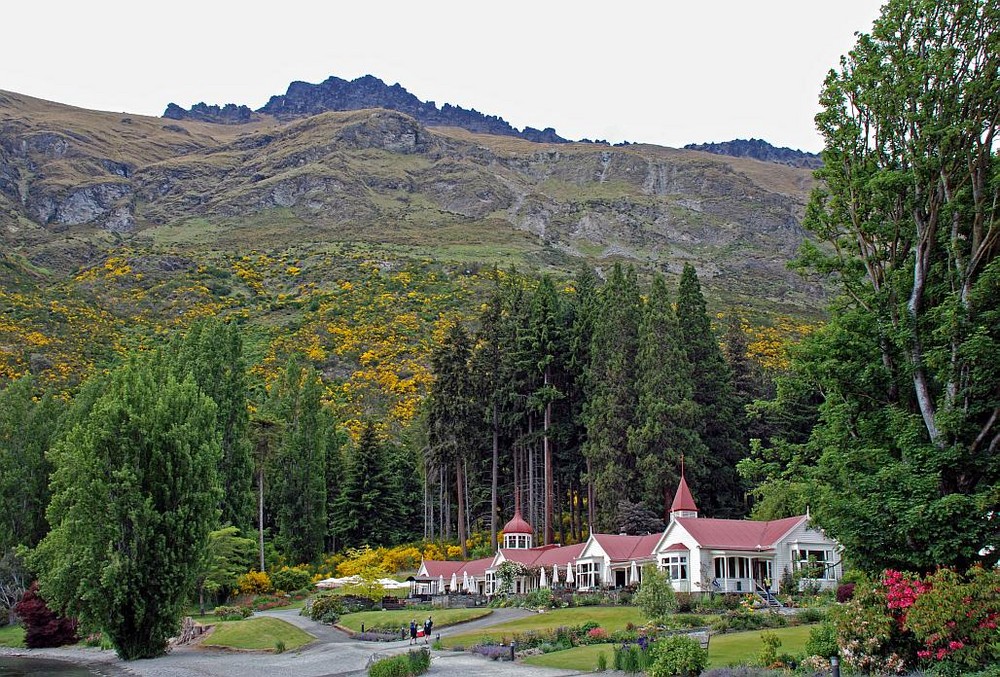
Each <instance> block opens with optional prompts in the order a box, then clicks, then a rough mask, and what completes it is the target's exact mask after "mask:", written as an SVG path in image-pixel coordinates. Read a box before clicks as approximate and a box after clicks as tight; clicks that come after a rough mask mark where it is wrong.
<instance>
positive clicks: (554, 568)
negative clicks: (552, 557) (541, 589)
mask: <svg viewBox="0 0 1000 677" xmlns="http://www.w3.org/2000/svg"><path fill="white" fill-rule="evenodd" d="M557 583H559V565H558V564H553V565H552V585H556V584H557Z"/></svg>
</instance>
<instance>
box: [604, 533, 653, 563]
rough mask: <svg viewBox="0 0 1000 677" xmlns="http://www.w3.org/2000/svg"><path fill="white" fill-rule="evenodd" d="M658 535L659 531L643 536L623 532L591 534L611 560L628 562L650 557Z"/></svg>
mask: <svg viewBox="0 0 1000 677" xmlns="http://www.w3.org/2000/svg"><path fill="white" fill-rule="evenodd" d="M660 535H661V534H660V533H655V534H646V535H645V536H627V535H624V534H617V535H616V534H593V535H592V536H593V539H594V540H595V541H597V544H598V545H600V546H601V550H603V551H604V554H606V555H607V556H608V558H609V559H610V560H611V561H612V562H628V561H630V560H636V561H638V560H641V559H650V558H651V557H652V556H653V549H654V548H655V547H656V543H657V541H659V540H660Z"/></svg>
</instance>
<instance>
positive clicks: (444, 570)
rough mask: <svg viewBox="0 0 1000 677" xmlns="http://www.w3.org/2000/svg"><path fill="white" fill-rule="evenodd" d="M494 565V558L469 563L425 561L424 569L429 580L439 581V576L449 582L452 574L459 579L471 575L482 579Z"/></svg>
mask: <svg viewBox="0 0 1000 677" xmlns="http://www.w3.org/2000/svg"><path fill="white" fill-rule="evenodd" d="M492 563H493V558H492V557H486V558H483V559H474V560H470V561H468V562H461V561H457V562H456V561H452V560H440V559H425V560H424V561H423V568H424V569H426V570H427V576H428V577H429V578H433V579H437V578H438V577H439V576H443V577H444V579H445V580H446V581H447V580H449V579H451V575H452V574H455V576H458V577H461V576H462V574H469V575H470V576H477V577H479V578H482V577H483V576H485V575H486V569H487V568H488V567H489V566H490V565H491V564H492Z"/></svg>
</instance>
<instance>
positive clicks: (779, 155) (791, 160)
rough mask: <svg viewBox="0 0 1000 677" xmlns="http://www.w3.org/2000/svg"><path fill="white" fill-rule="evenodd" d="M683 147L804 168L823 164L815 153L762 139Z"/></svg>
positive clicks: (735, 140)
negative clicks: (777, 144) (778, 145)
mask: <svg viewBox="0 0 1000 677" xmlns="http://www.w3.org/2000/svg"><path fill="white" fill-rule="evenodd" d="M684 149H685V150H701V151H705V152H706V153H714V154H716V155H729V156H731V157H746V158H752V159H754V160H761V161H763V162H776V163H777V164H780V165H788V166H789V167H802V168H804V169H818V168H819V167H822V166H823V161H822V160H821V159H820V157H819V155H817V154H815V153H806V152H805V151H801V150H795V149H794V148H778V147H776V146H772V145H771V144H769V143H768V142H767V141H764V140H763V139H749V140H747V139H734V140H733V141H725V142H723V143H689V144H688V145H686V146H684Z"/></svg>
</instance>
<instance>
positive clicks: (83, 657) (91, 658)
mask: <svg viewBox="0 0 1000 677" xmlns="http://www.w3.org/2000/svg"><path fill="white" fill-rule="evenodd" d="M532 613H533V612H530V611H525V610H523V609H494V610H493V613H492V614H490V615H489V616H486V617H485V618H480V619H477V620H474V621H469V622H467V623H460V624H458V625H451V626H448V627H446V628H441V630H440V633H435V634H441V635H442V636H445V635H449V634H453V633H458V632H467V631H469V630H476V629H479V628H487V627H490V626H491V625H496V624H498V623H503V622H504V621H509V620H513V619H515V618H523V617H525V616H529V615H531V614H532ZM259 615H261V616H273V617H275V618H280V619H281V620H283V621H287V622H288V623H291V624H292V625H294V626H296V627H298V628H301V629H303V630H305V631H306V632H308V633H309V634H311V635H313V636H314V637H316V641H315V642H312V643H310V644H307V645H306V646H304V647H302V648H301V649H299V650H296V651H288V652H286V653H283V654H271V653H257V652H249V651H224V650H216V649H208V648H202V647H200V646H197V645H196V646H186V647H178V648H175V649H174V650H173V651H171V652H170V653H169V654H167V655H166V656H161V657H159V658H154V659H151V660H142V661H133V662H131V663H126V662H124V661H121V660H118V658H117V657H116V656H115V655H114V654H113V653H112V652H110V651H100V650H99V649H81V648H63V649H3V648H0V655H16V656H28V657H32V656H37V657H43V658H53V659H57V660H65V661H69V662H73V663H77V664H82V665H85V666H87V667H88V668H91V669H92V670H94V671H95V672H96V674H102V675H106V676H107V677H187V676H194V677H272V676H275V675H277V676H279V677H347V676H354V675H357V676H358V677H360V676H362V675H366V674H367V669H366V666H367V665H368V662H369V660H370V659H371V658H373V657H379V658H381V657H385V656H390V655H393V654H397V653H405V652H406V651H407V650H409V648H410V644H409V640H408V639H405V640H400V641H398V642H377V643H376V642H359V641H356V640H353V639H351V638H350V637H349V636H348V635H347V634H346V633H344V632H341V631H340V630H336V629H334V628H332V627H330V626H328V625H323V624H321V623H316V622H315V621H312V620H310V619H308V618H306V617H304V616H300V615H299V612H298V610H297V609H295V610H280V609H277V610H271V611H265V612H262V613H260V614H259ZM427 674H430V675H449V676H454V677H465V676H466V675H468V676H469V677H563V676H565V675H576V674H581V673H578V672H576V671H567V670H556V669H550V668H537V667H532V666H526V665H521V664H517V663H509V662H506V663H504V662H496V661H491V660H488V659H486V658H483V657H481V656H476V655H473V654H468V653H462V652H452V651H434V652H432V659H431V669H430V672H428V673H427Z"/></svg>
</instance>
